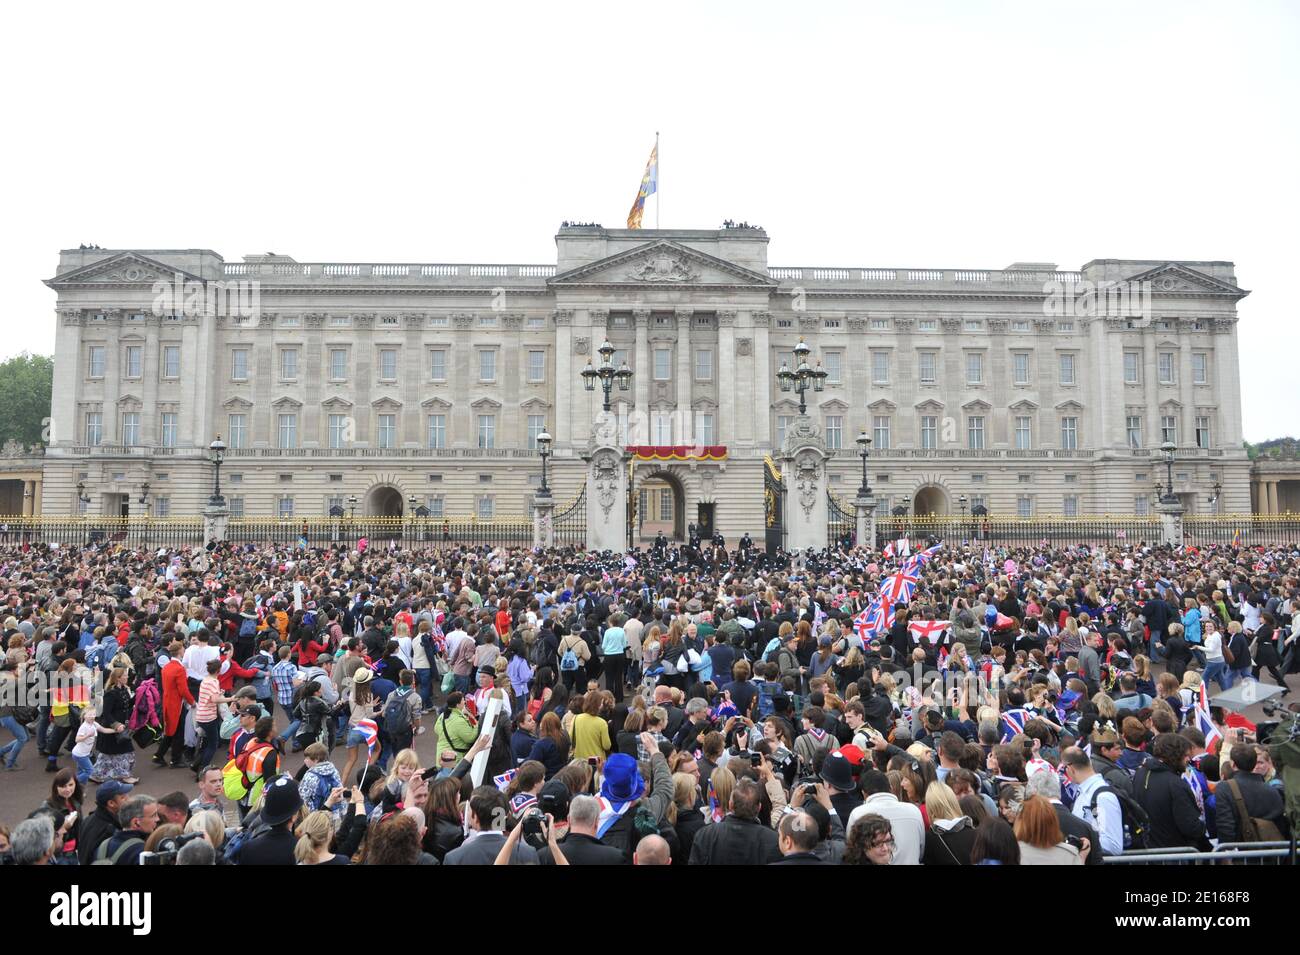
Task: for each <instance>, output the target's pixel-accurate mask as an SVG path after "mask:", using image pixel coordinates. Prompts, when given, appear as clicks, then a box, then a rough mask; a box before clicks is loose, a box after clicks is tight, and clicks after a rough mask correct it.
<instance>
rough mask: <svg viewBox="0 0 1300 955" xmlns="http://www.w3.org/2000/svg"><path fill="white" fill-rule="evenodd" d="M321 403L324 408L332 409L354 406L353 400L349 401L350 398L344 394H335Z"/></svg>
mask: <svg viewBox="0 0 1300 955" xmlns="http://www.w3.org/2000/svg"><path fill="white" fill-rule="evenodd" d="M320 404H321V407H322V408H330V409H333V408H351V407H352V402H350V401H348V399H346V398H344V397H343V396H342V395H334V396H333V397H332V398H326V399H325V400H324V401H322V402H321V403H320Z"/></svg>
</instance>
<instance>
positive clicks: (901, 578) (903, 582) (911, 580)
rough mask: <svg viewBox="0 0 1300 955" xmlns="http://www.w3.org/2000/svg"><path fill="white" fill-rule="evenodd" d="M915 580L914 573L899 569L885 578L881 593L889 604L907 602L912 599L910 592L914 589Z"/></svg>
mask: <svg viewBox="0 0 1300 955" xmlns="http://www.w3.org/2000/svg"><path fill="white" fill-rule="evenodd" d="M916 581H917V576H916V575H915V574H909V573H908V572H907V571H905V570H900V571H899V572H898V573H896V574H892V575H890V576H889V577H886V578H885V580H884V584H883V586H882V587H881V593H882V594H884V596H885V597H886V598H887V599H888V600H889V602H890V603H891V604H897V603H907V602H908V601H909V600H911V599H912V592H913V591H914V590H916Z"/></svg>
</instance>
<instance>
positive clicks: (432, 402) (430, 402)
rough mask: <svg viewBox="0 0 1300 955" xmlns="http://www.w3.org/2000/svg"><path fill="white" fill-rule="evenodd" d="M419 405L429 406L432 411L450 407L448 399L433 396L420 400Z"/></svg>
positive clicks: (422, 406)
mask: <svg viewBox="0 0 1300 955" xmlns="http://www.w3.org/2000/svg"><path fill="white" fill-rule="evenodd" d="M420 407H421V408H429V409H432V410H434V411H446V410H447V409H449V408H450V407H451V402H450V401H448V400H447V399H446V398H439V397H436V396H435V397H433V398H425V399H424V400H423V401H421V402H420Z"/></svg>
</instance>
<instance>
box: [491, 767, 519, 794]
mask: <svg viewBox="0 0 1300 955" xmlns="http://www.w3.org/2000/svg"><path fill="white" fill-rule="evenodd" d="M517 772H518V770H516V769H507V770H506V771H505V772H504V773H502V774H501V775H500V776H493V777H492V785H494V786H496V788H497V789H499V790H501V791H502V792H505V791H506V787H507V786H509V785H510V780H512V779H514V778H515V774H516V773H517Z"/></svg>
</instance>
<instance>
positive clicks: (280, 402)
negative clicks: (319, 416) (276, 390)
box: [271, 395, 302, 408]
mask: <svg viewBox="0 0 1300 955" xmlns="http://www.w3.org/2000/svg"><path fill="white" fill-rule="evenodd" d="M271 407H272V408H301V407H302V402H301V401H299V400H298V399H297V398H294V397H293V396H292V395H281V396H280V397H279V398H276V399H275V400H274V401H272V402H271Z"/></svg>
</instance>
